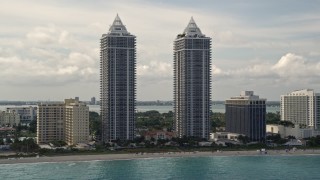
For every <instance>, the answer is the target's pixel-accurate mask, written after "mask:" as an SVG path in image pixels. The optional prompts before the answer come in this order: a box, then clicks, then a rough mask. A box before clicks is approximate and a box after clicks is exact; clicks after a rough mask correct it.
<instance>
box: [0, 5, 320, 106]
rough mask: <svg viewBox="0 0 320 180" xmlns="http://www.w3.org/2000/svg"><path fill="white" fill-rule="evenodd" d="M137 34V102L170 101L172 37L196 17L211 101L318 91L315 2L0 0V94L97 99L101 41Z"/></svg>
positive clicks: (319, 11) (319, 42) (319, 26)
mask: <svg viewBox="0 0 320 180" xmlns="http://www.w3.org/2000/svg"><path fill="white" fill-rule="evenodd" d="M117 13H118V14H119V16H120V18H121V19H122V21H123V23H124V24H125V25H126V27H127V29H128V31H130V32H131V33H132V34H134V35H136V36H137V100H172V96H173V93H172V92H173V91H172V89H173V88H172V84H173V81H172V79H173V78H172V74H173V70H172V64H173V57H172V55H173V50H172V49H173V40H174V39H175V37H176V35H177V34H179V33H181V32H182V31H183V30H184V28H185V27H186V25H187V24H188V22H189V20H190V17H191V16H193V17H194V19H195V21H196V23H197V24H198V26H199V27H200V28H201V30H202V32H203V33H204V34H206V35H207V36H209V37H212V39H213V46H212V52H213V53H212V62H213V67H212V77H213V78H212V81H213V84H212V94H213V100H224V99H226V98H229V97H230V96H235V95H238V94H239V93H240V91H241V90H254V91H255V92H256V94H258V95H260V96H261V97H265V98H267V99H268V100H278V99H279V96H280V95H281V94H286V93H288V92H290V91H292V90H296V89H303V88H312V89H315V90H316V91H317V92H320V1H300V0H281V1H276V0H270V1H263V0H257V1H253V0H252V1H248V0H233V1H232V0H230V1H228V2H225V1H220V0H197V1H189V0H175V1H172V0H157V1H150V0H126V1H125V0H115V1H111V0H108V1H105V0H95V1H90V0H68V1H66V0H60V1H59V0H58V1H57V0H55V1H53V0H52V1H48V0H38V1H36V0H28V1H24V0H21V1H17V0H10V1H5V0H0V22H1V25H0V26H1V28H0V100H62V99H64V98H69V97H74V96H80V99H82V100H88V99H89V98H91V97H92V96H95V97H99V40H100V37H101V35H102V34H103V33H106V32H107V31H108V29H109V26H110V24H112V22H113V20H114V18H115V16H116V14H117Z"/></svg>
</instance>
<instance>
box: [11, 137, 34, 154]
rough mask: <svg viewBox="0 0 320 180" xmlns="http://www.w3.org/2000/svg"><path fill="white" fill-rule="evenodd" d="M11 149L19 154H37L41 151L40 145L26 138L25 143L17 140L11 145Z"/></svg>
mask: <svg viewBox="0 0 320 180" xmlns="http://www.w3.org/2000/svg"><path fill="white" fill-rule="evenodd" d="M10 147H11V149H12V150H14V151H18V152H27V153H30V152H36V151H38V150H39V146H38V144H37V143H36V142H35V141H34V140H33V139H32V138H26V139H24V140H23V141H19V140H18V139H16V140H15V141H14V143H12V144H11V146H10Z"/></svg>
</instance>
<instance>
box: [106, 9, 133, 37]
mask: <svg viewBox="0 0 320 180" xmlns="http://www.w3.org/2000/svg"><path fill="white" fill-rule="evenodd" d="M109 33H128V31H127V28H126V26H125V25H123V23H122V21H121V19H120V17H119V15H118V13H117V16H116V18H115V19H114V21H113V23H112V25H111V26H110V28H109Z"/></svg>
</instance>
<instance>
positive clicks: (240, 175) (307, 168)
mask: <svg viewBox="0 0 320 180" xmlns="http://www.w3.org/2000/svg"><path fill="white" fill-rule="evenodd" d="M319 165H320V156H316V155H303V156H228V157H227V156H226V157H184V158H156V159H135V160H115V161H88V162H64V163H35V164H7V165H0V179H148V180H149V179H197V180H200V179H239V180H247V179H279V180H280V179H281V180H282V179H290V180H292V179H320V168H319Z"/></svg>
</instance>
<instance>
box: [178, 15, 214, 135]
mask: <svg viewBox="0 0 320 180" xmlns="http://www.w3.org/2000/svg"><path fill="white" fill-rule="evenodd" d="M210 79H211V38H210V37H206V36H205V35H204V34H202V32H201V30H200V29H199V27H198V26H197V25H196V23H195V22H194V20H193V18H192V17H191V20H190V22H189V24H188V26H187V27H186V28H185V30H184V31H183V33H182V34H178V35H177V38H176V40H175V41H174V113H175V117H174V120H175V122H174V128H175V131H176V133H177V135H178V137H183V136H187V137H190V136H193V137H199V138H205V139H209V134H210V117H209V115H210V95H211V94H210V89H211V80H210Z"/></svg>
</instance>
